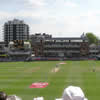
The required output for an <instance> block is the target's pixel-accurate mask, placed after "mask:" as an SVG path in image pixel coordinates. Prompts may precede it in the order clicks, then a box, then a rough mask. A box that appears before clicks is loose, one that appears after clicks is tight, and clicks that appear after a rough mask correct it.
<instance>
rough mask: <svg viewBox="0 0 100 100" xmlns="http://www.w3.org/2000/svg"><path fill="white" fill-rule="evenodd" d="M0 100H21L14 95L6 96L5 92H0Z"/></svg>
mask: <svg viewBox="0 0 100 100" xmlns="http://www.w3.org/2000/svg"><path fill="white" fill-rule="evenodd" d="M0 100H22V99H21V98H19V97H18V96H16V95H11V96H7V94H6V93H5V92H2V91H1V92H0Z"/></svg>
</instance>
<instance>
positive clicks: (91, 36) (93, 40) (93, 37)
mask: <svg viewBox="0 0 100 100" xmlns="http://www.w3.org/2000/svg"><path fill="white" fill-rule="evenodd" d="M86 37H87V38H88V40H89V43H90V44H92V43H94V44H98V41H99V39H98V37H97V36H96V35H94V34H93V33H86Z"/></svg>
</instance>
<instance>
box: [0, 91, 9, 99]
mask: <svg viewBox="0 0 100 100" xmlns="http://www.w3.org/2000/svg"><path fill="white" fill-rule="evenodd" d="M6 99H7V94H6V93H5V92H2V91H1V92H0V100H6Z"/></svg>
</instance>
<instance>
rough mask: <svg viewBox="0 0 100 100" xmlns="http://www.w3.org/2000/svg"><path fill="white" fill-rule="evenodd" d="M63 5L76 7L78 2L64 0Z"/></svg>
mask: <svg viewBox="0 0 100 100" xmlns="http://www.w3.org/2000/svg"><path fill="white" fill-rule="evenodd" d="M65 5H66V6H67V7H72V8H74V7H78V4H77V3H75V2H71V1H66V2H65Z"/></svg>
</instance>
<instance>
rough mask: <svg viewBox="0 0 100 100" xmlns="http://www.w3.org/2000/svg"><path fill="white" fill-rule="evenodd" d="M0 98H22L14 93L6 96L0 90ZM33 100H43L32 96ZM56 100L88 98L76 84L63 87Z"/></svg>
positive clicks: (7, 99)
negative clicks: (61, 93)
mask: <svg viewBox="0 0 100 100" xmlns="http://www.w3.org/2000/svg"><path fill="white" fill-rule="evenodd" d="M0 100H22V99H21V98H20V97H18V96H16V95H11V96H7V94H6V93H5V92H0ZM33 100H44V98H43V97H37V98H33ZM56 100H88V99H87V98H86V97H85V95H84V93H83V91H82V89H81V88H80V87H76V86H69V87H67V88H65V89H64V92H63V95H62V98H58V99H57V98H56Z"/></svg>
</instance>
